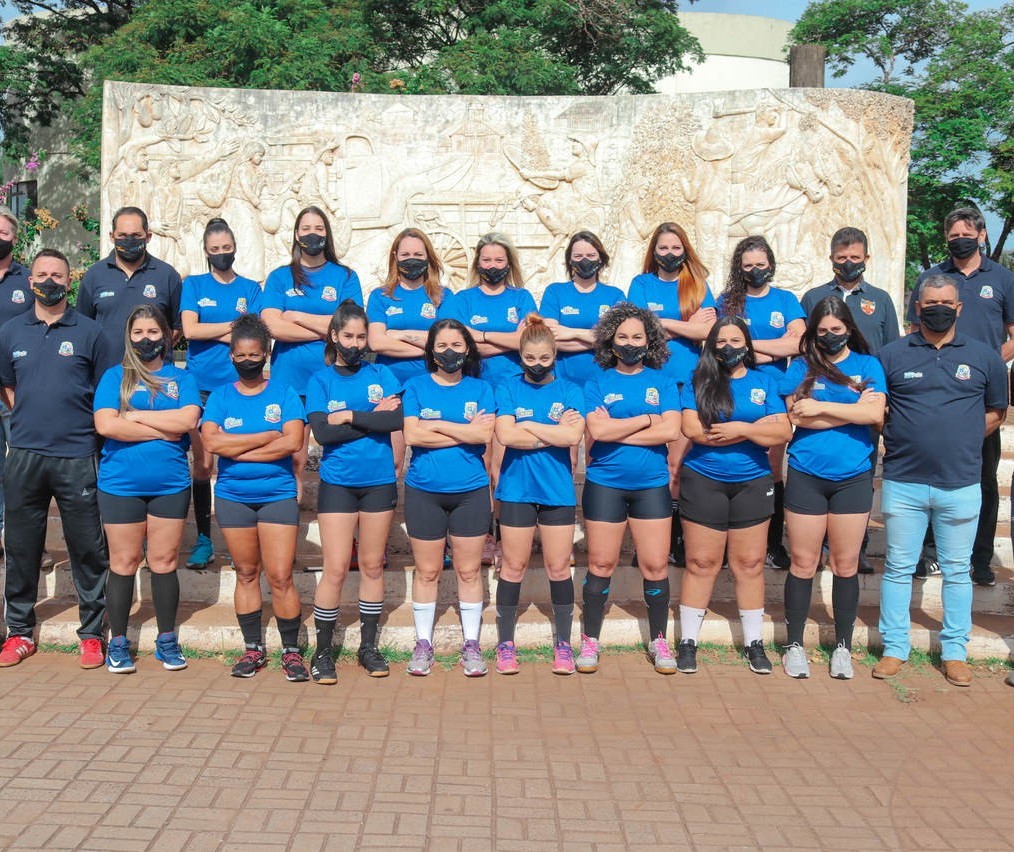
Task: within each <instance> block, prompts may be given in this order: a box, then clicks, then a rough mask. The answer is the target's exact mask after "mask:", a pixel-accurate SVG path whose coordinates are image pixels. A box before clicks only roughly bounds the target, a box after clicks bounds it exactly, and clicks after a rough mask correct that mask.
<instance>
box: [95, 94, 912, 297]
mask: <svg viewBox="0 0 1014 852" xmlns="http://www.w3.org/2000/svg"><path fill="white" fill-rule="evenodd" d="M911 129H912V104H911V102H910V101H907V100H904V99H901V98H895V97H891V96H888V95H882V94H878V93H874V92H865V91H853V90H845V89H790V90H771V89H758V90H744V91H737V92H723V93H721V94H694V95H678V96H666V95H645V96H620V97H597V98H593V97H573V98H565V97H549V98H513V97H465V96H460V97H458V96H396V95H362V94H327V93H316V92H280V91H278V92H274V91H251V90H239V89H204V88H180V87H173V86H146V85H139V84H128V83H106V86H105V104H104V115H103V148H102V221H103V229H102V230H103V234H107V233H108V231H109V224H110V219H111V214H112V212H113V211H114V210H115V209H116V208H117V207H119V206H121V205H124V204H135V205H138V206H140V207H142V208H144V209H145V210H146V211H147V212H148V214H149V217H150V220H151V229H152V231H153V232H154V234H155V236H154V238H153V240H152V247H151V248H152V252H153V253H154V254H155V255H156V256H158V257H161V258H163V259H165V260H167V261H169V262H171V263H172V264H174V265H175V266H176V267H177V268H178V269H179V270H180V272H181V273H182V274H183V275H187V274H190V273H196V272H204V271H206V270H207V265H206V263H205V261H204V255H203V250H202V246H201V240H200V237H201V234H202V232H203V228H204V225H205V223H206V222H207V220H208V219H209V218H211V217H212V216H222V217H224V218H225V219H226V220H227V221H228V222H229V224H230V225H231V226H232V227H233V230H234V231H235V233H236V236H237V241H238V253H237V261H236V268H237V270H238V271H239V272H241V273H242V274H244V275H248V276H250V277H252V278H256V279H258V280H263V279H264V277H265V276H266V275H267V273H268V272H269V271H270V270H271V269H272V268H274V267H275V266H278V265H280V264H283V263H286V262H288V259H289V256H290V248H291V243H292V231H293V223H294V220H295V217H296V214H297V212H298V211H299V210H300V209H301V208H302V207H305V206H307V205H309V204H316V205H319V206H321V207H323V208H324V209H325V210H326V211H327V212H328V214H329V216H330V217H331V222H332V226H333V228H334V232H335V236H336V240H337V243H338V250H339V252H340V253H341V254H342V255H343V256H344V258H345V260H346V262H347V263H348V264H349V265H350V266H352V267H353V268H354V269H356V270H357V271H358V272H359V274H360V277H361V279H362V281H363V287H364V290H367V291H368V290H370V289H372V288H373V287H375V286H377V284H378V283H379V282H380V281H381V280H382V279H383V277H384V275H385V273H386V264H387V261H386V257H387V252H388V249H389V248H390V244H391V240H392V238H393V237H394V235H395V234H396V233H397V232H398V231H399V230H400V229H402V228H403V227H406V226H410V225H411V226H415V227H418V228H421V229H423V230H425V231H426V232H427V233H428V234H429V235H430V236H431V237H432V239H433V241H434V244H435V245H436V247H437V249H438V250H439V252H440V254H441V256H442V258H443V260H444V263H445V265H446V268H447V276H448V280H447V283H448V284H449V285H450V286H451V287H452V288H455V289H457V288H458V287H460V286H461V285H462V283H463V282H464V279H465V275H466V270H467V265H468V263H469V262H470V260H471V257H472V249H473V248H474V246H475V243H476V241H477V239H478V238H479V237H480V236H481V235H483V234H485V233H487V232H489V231H502V232H504V233H506V234H507V235H508V236H509V237H511V239H512V240H513V241H514V242H515V244H516V245H517V246H518V248H519V249H520V252H521V258H522V262H523V266H524V270H523V271H524V274H525V278H526V281H527V284H528V286H529V288H530V289H531V290H532V291H533V292H534V293H535V294H536V296H539V295H540V294H541V292H542V290H543V288H544V287H545V286H546V285H547V284H548V283H550V282H552V281H559V280H563V279H564V278H565V277H566V275H565V272H564V263H563V250H564V248H565V246H566V243H567V240H568V238H569V236H570V234H572V233H573V232H574V231H576V230H579V229H583V228H590V229H592V230H594V231H596V232H597V233H599V235H600V236H601V237H602V238H603V240H604V242H605V245H606V247H607V249H608V250H609V251H610V252H611V254H612V256H613V262H612V264H611V267H610V268H609V269H608V270H607V271H606V275H605V277H606V278H607V279H608V280H610V281H611V282H614V283H616V284H618V285H619V286H621V287H623V288H624V289H625V288H626V286H627V284H628V283H629V281H630V279H631V278H632V277H633V276H634V275H635V274H636V273H637V272H639V271H640V264H641V261H642V258H643V256H644V252H645V247H646V240H647V238H648V237H649V236H650V234H651V232H652V230H653V229H654V227H655V226H656V225H657V224H658V223H659V222H662V221H666V220H673V221H676V222H679V223H681V224H682V225H683V226H684V227H686V228H687V230H688V231H689V232H690V234H691V238H692V239H693V240H694V242H695V245H696V246H697V248H698V250H699V251H700V253H701V255H702V256H703V258H704V261H705V263H706V264H707V266H708V267H709V268H710V270H711V276H710V281H711V286H712V290H713V291H715V292H716V294H717V293H718V292H719V291H720V290H721V289H722V287H723V285H724V281H725V278H726V276H727V274H728V263H729V258H730V255H731V252H732V248H733V246H734V245H735V244H736V242H737V241H738V240H739V239H741V238H742V237H745V236H747V235H750V234H763V235H764V236H766V237H767V238H768V240H769V241H770V242H771V244H772V245H773V247H774V250H775V253H776V257H777V260H778V277H777V283H779V284H780V285H782V286H787V287H790V288H792V289H793V290H795V291H797V292H802V291H804V290H805V289H807V288H808V287H810V286H811V285H813V284H817V283H821V282H823V281H826V280H829V278H830V264H829V261H828V253H829V252H828V249H829V240H830V237H831V234H832V233H833V232H834V231H835V230H837V229H838V228H839V227H842V226H844V225H854V226H856V227H860V228H862V229H863V230H865V231H866V232H867V234H868V235H869V237H870V247H871V253H872V260H871V263H870V264H869V271H868V273H867V278H868V280H870V281H872V282H874V283H876V284H879V285H880V286H882V287H884V288H886V289H888V290H889V291H890V292H891V293H892V295H893V296H894V298H895V302H896V304H899V305H900V301H901V295H902V287H903V276H904V260H905V213H906V201H905V199H906V183H907V173H908V157H909V139H910V135H911ZM104 240H105V243H104V245H105V250H106V251H108V250H109V245H108V238H107V237H105V236H104Z"/></svg>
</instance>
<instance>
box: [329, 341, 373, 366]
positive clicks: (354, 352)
mask: <svg viewBox="0 0 1014 852" xmlns="http://www.w3.org/2000/svg"><path fill="white" fill-rule="evenodd" d="M334 346H335V349H337V350H338V354H339V355H341V358H342V360H343V361H344V362H345V365H346V366H348V367H355V366H357V365H358V364H359V362H360V361H362V360H363V355H365V354H366V347H365V346H342V345H341V344H340V343H338V341H335V344H334Z"/></svg>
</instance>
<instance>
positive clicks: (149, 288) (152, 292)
mask: <svg viewBox="0 0 1014 852" xmlns="http://www.w3.org/2000/svg"><path fill="white" fill-rule="evenodd" d="M141 292H142V294H143V295H144V298H146V299H154V298H155V297H156V296H157V295H158V291H157V290H156V289H155V285H154V284H145V285H144V290H142V291H141Z"/></svg>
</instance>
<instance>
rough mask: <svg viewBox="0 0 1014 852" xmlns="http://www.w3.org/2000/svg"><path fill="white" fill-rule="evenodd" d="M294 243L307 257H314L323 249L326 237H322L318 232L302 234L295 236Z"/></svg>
mask: <svg viewBox="0 0 1014 852" xmlns="http://www.w3.org/2000/svg"><path fill="white" fill-rule="evenodd" d="M296 245H298V246H299V250H300V251H301V252H302V253H303V254H305V255H306V256H307V257H316V256H317V255H318V254H320V253H321V252H322V251H324V246H325V245H327V238H326V237H322V236H321V235H320V234H304V235H303V236H301V237H297V238H296Z"/></svg>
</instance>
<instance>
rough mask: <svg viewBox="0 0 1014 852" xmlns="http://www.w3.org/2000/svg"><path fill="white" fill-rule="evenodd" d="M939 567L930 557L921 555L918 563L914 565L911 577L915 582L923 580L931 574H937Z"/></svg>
mask: <svg viewBox="0 0 1014 852" xmlns="http://www.w3.org/2000/svg"><path fill="white" fill-rule="evenodd" d="M939 573H940V566H939V565H938V564H937V561H936V560H935V559H933V558H932V557H930V556H926V555H925V554H923V555H922V556H920V557H919V561H918V562H916V563H915V571H914V572H913V574H912V576H913V577H914V578H915V579H916V580H925V579H926V578H927V577H929V576H930V575H931V574H939Z"/></svg>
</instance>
